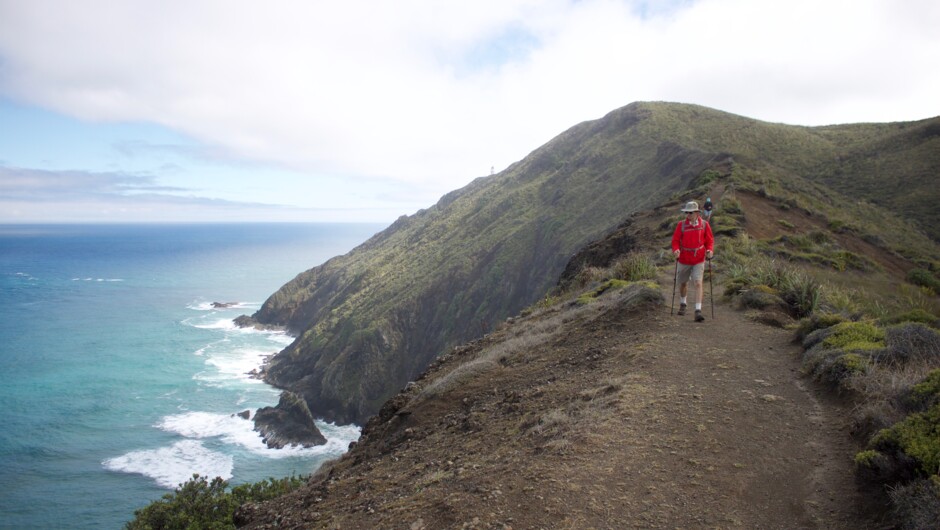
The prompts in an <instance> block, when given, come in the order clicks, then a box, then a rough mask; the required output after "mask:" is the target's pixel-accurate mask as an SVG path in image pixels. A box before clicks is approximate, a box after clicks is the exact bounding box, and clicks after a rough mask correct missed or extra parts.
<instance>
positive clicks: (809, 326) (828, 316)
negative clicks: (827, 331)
mask: <svg viewBox="0 0 940 530" xmlns="http://www.w3.org/2000/svg"><path fill="white" fill-rule="evenodd" d="M845 321H846V319H845V317H843V316H842V315H840V314H837V313H813V314H812V315H810V316H808V317H805V318H803V319H802V320H800V325H799V327H798V328H797V330H796V338H797V340H799V341H801V342H802V341H803V340H805V339H806V337H807V336H808V335H809V334H810V333H812V332H814V331H816V330H817V329H823V328H830V327H832V326H835V325H836V324H841V323H842V322H845Z"/></svg>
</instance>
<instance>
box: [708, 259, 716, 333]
mask: <svg viewBox="0 0 940 530" xmlns="http://www.w3.org/2000/svg"><path fill="white" fill-rule="evenodd" d="M708 297H709V298H711V300H712V320H715V284H714V283H712V260H711V258H709V259H708Z"/></svg>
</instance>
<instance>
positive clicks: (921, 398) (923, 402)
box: [906, 368, 940, 410]
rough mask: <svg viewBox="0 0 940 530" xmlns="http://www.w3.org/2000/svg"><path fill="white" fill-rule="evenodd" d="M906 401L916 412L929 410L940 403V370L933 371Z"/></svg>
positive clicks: (915, 386)
mask: <svg viewBox="0 0 940 530" xmlns="http://www.w3.org/2000/svg"><path fill="white" fill-rule="evenodd" d="M906 401H907V403H908V405H909V406H910V407H911V408H912V409H914V410H927V409H929V408H930V407H933V406H934V405H936V404H938V403H940V368H938V369H936V370H933V371H932V372H930V373H929V374H927V377H926V378H924V380H923V381H922V382H920V383H918V384H916V385H914V387H913V388H911V392H910V395H909V396H908V398H907V400H906Z"/></svg>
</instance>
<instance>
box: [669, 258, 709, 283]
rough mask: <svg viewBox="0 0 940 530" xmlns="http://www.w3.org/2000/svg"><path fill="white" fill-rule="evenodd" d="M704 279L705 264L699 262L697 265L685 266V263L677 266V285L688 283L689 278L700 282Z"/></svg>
mask: <svg viewBox="0 0 940 530" xmlns="http://www.w3.org/2000/svg"><path fill="white" fill-rule="evenodd" d="M704 277H705V262H704V261H703V262H701V263H699V264H698V265H686V264H685V263H680V264H679V270H678V272H676V281H678V282H679V284H683V283H688V281H689V278H691V279H693V280H695V281H697V282H700V281H702V279H703V278H704Z"/></svg>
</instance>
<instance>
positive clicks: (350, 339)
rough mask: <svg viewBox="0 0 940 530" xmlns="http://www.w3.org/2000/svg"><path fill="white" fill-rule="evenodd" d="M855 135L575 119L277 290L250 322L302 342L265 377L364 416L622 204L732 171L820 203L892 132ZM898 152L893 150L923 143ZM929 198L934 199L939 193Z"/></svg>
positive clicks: (713, 117) (508, 311)
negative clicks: (281, 329) (840, 176)
mask: <svg viewBox="0 0 940 530" xmlns="http://www.w3.org/2000/svg"><path fill="white" fill-rule="evenodd" d="M853 130H854V129H852V127H851V126H844V127H843V128H841V129H838V130H828V129H827V130H823V129H814V128H806V127H792V126H784V125H778V124H767V123H763V122H758V121H755V120H750V119H747V118H743V117H739V116H734V115H730V114H727V113H722V112H718V111H714V110H711V109H707V108H704V107H698V106H692V105H678V104H665V103H635V104H631V105H628V106H627V107H624V108H622V109H619V110H617V111H614V112H611V113H610V114H608V115H607V116H605V117H604V118H602V119H600V120H596V121H592V122H587V123H583V124H580V125H577V126H575V127H573V128H571V129H569V130H568V131H566V132H565V133H563V134H561V135H560V136H558V137H557V138H555V139H554V140H552V141H551V142H549V143H548V144H546V145H545V146H543V147H541V148H539V149H538V150H536V151H535V152H533V153H532V154H531V155H529V156H528V157H526V158H525V159H524V160H522V161H521V162H519V163H517V164H515V165H513V166H511V167H510V168H508V169H507V170H505V171H503V172H502V173H500V174H498V175H495V176H492V177H488V178H480V179H477V180H476V181H474V182H473V183H471V184H470V185H468V186H466V187H465V188H463V189H461V190H458V191H455V192H452V193H450V194H448V195H446V196H445V197H443V198H442V199H441V200H440V202H438V204H436V205H435V206H433V207H432V208H429V209H428V210H425V211H421V212H419V213H417V214H415V215H413V216H410V217H402V218H401V219H399V220H398V221H396V222H395V223H394V224H393V225H392V226H390V227H389V228H388V229H387V230H385V231H383V232H381V233H379V234H377V235H376V236H375V237H373V238H372V239H370V240H369V241H367V242H366V243H365V244H363V245H362V246H360V247H358V248H357V249H355V250H353V251H352V252H350V253H349V254H347V255H345V256H340V257H337V258H334V259H333V260H330V261H329V262H327V263H325V264H324V265H322V266H320V267H317V268H315V269H311V270H310V271H307V272H305V273H302V274H300V275H298V277H297V278H295V279H294V280H292V281H291V282H289V283H288V284H286V285H285V286H284V287H283V288H281V289H280V290H279V291H278V292H276V293H275V294H273V295H272V296H271V297H270V298H269V299H268V300H267V301H266V302H265V304H264V306H263V307H262V308H261V309H260V310H259V311H258V312H257V313H256V314H255V315H253V316H252V319H253V320H254V322H255V323H258V324H262V325H279V326H285V327H287V328H288V329H289V330H290V331H291V332H292V333H295V334H296V335H297V336H298V338H297V339H296V340H295V341H294V343H293V344H291V345H290V346H289V347H288V348H286V349H285V350H284V351H283V352H281V353H280V354H278V355H277V356H275V357H274V358H273V359H272V360H271V361H270V363H269V365H268V366H267V369H266V371H265V373H264V376H265V378H266V380H267V381H269V382H271V383H273V384H275V385H277V386H279V387H282V388H286V389H290V390H292V391H295V392H298V393H300V394H302V395H303V396H304V397H305V398H306V400H307V401H308V403H309V407H310V409H311V411H313V413H314V414H315V415H318V416H320V417H323V418H326V419H327V420H332V421H338V422H341V423H346V422H358V423H362V422H364V421H365V420H366V419H367V418H368V417H369V416H370V415H372V414H374V413H375V412H376V411H377V410H378V409H379V407H380V406H381V404H382V403H383V402H384V401H385V400H386V399H387V398H388V397H390V396H392V395H393V394H394V393H395V392H396V391H397V390H398V389H400V388H401V387H402V386H404V384H405V383H407V382H408V381H409V380H411V379H413V378H414V377H415V376H416V375H417V374H419V373H421V371H422V370H423V369H424V368H425V367H426V366H427V365H428V363H429V362H430V361H431V360H432V359H434V357H436V356H437V355H438V354H439V353H440V352H443V351H446V350H447V349H449V348H450V347H452V346H453V345H455V344H459V343H461V342H465V341H467V340H469V339H472V338H473V337H477V336H480V335H481V334H482V333H484V332H485V331H486V330H488V329H489V328H490V327H491V326H492V325H493V323H494V322H498V321H500V320H502V319H503V318H505V317H507V316H509V315H512V314H515V313H517V312H518V311H519V310H521V309H522V308H524V307H526V306H528V305H529V304H531V303H533V302H534V301H535V300H537V299H538V298H539V297H541V296H542V295H543V294H544V293H545V291H546V290H547V289H548V288H549V287H550V286H551V285H552V284H554V283H555V281H556V280H557V278H558V275H559V274H560V273H561V271H562V270H563V268H564V267H565V265H566V263H567V262H568V259H569V257H570V256H571V255H572V254H573V253H574V252H575V251H577V250H578V249H579V248H581V247H582V246H583V245H584V244H586V243H587V242H588V241H591V240H592V239H594V238H596V237H598V236H600V235H602V234H604V233H606V232H607V231H609V230H611V229H612V228H614V227H616V226H617V225H618V224H619V223H620V222H621V221H622V220H623V219H624V218H626V217H627V216H628V215H629V214H631V213H632V212H636V211H639V210H641V209H644V208H649V207H652V206H654V205H656V204H660V203H661V202H663V201H664V200H665V199H667V198H669V197H670V196H677V195H682V194H683V193H684V192H687V191H688V190H689V189H690V188H694V187H696V186H699V185H701V184H707V183H708V182H710V181H712V180H713V179H715V178H727V177H728V176H730V175H732V174H734V175H735V177H736V178H737V179H738V180H739V181H740V182H741V183H742V184H747V185H753V186H754V187H755V188H761V189H763V190H764V191H765V192H766V191H767V189H770V191H771V192H773V193H777V192H779V191H780V190H779V189H778V188H781V189H783V190H787V189H789V190H792V191H793V192H794V193H802V195H804V196H805V195H806V193H805V192H804V190H805V189H807V188H808V189H811V190H814V191H818V193H816V194H814V195H816V196H818V197H821V198H823V199H825V198H826V197H827V194H829V195H831V194H830V192H829V190H827V189H825V188H821V187H820V185H819V183H817V182H815V181H817V180H818V181H820V182H822V181H823V180H824V176H826V177H827V178H836V177H833V175H836V173H837V172H836V171H835V170H834V169H833V167H835V166H833V164H834V163H835V162H834V161H839V160H840V158H839V157H840V156H841V154H842V153H845V152H846V149H847V148H848V147H852V148H854V149H855V150H854V151H851V153H850V155H846V156H844V157H843V159H842V160H843V161H844V163H843V165H842V166H838V167H840V168H842V170H843V171H845V170H846V169H851V168H853V167H855V166H854V165H853V164H856V163H857V164H862V163H861V162H856V161H859V160H864V159H866V157H867V158H871V157H872V156H873V155H872V154H871V153H870V152H868V151H865V149H863V147H862V146H864V145H881V144H880V143H879V142H882V143H883V142H884V141H887V140H886V139H885V138H886V136H885V135H886V134H888V132H891V131H893V130H891V129H890V128H888V129H884V128H878V127H871V126H859V129H858V130H859V131H860V133H859V134H861V133H862V132H863V133H864V135H862V136H864V138H863V139H859V138H856V137H855V136H853V135H852V131H853ZM892 134H893V132H892ZM897 145H898V147H897V150H896V151H897V152H898V153H903V152H904V151H905V149H908V148H910V149H915V148H916V149H920V146H922V145H923V142H921V143H918V144H916V145H913V144H910V145H909V144H905V143H903V142H900V143H898V144H897ZM912 145H913V147H911V146H912ZM847 146H848V147H847ZM905 146H908V147H905ZM917 152H919V151H917ZM931 164H934V165H931ZM924 165H926V166H925V167H928V168H929V167H933V168H934V171H933V175H937V174H940V170H938V169H937V168H936V163H935V162H934V161H933V160H932V159H931V160H926V161H925V162H924V163H923V164H917V165H911V166H909V167H912V168H914V169H912V170H911V171H912V172H915V173H916V172H920V171H921V170H922V169H923V167H922V166H924ZM902 177H903V179H909V178H910V177H909V175H908V174H907V173H905V174H904V175H903V176H901V177H898V178H902ZM935 180H936V178H935V177H934V181H935ZM905 181H906V180H905ZM924 194H925V195H924V196H925V198H926V200H928V201H929V200H930V198H931V197H932V196H936V195H937V194H938V192H937V187H936V186H934V187H933V188H930V189H929V190H928V191H925V192H924ZM931 194H932V195H931ZM813 200H814V201H817V202H818V199H817V198H814V199H813ZM824 202H827V201H824ZM833 203H834V201H833V200H831V199H830V200H828V202H827V204H829V206H828V207H829V208H833V207H835V208H837V206H833ZM816 206H817V204H816V203H810V205H809V206H808V207H809V208H815V207H816ZM823 206H824V205H820V206H819V207H823ZM907 213H917V212H907ZM864 222H865V221H864V220H862V221H859V222H857V223H856V224H855V226H862V225H864ZM890 222H892V223H896V224H897V226H903V225H901V224H900V223H897V221H896V220H890ZM900 232H903V233H909V232H911V231H910V230H909V229H906V228H905V229H902V230H900ZM883 243H885V244H886V245H888V244H890V242H883ZM895 246H896V247H909V246H910V245H906V244H898V245H895Z"/></svg>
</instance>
